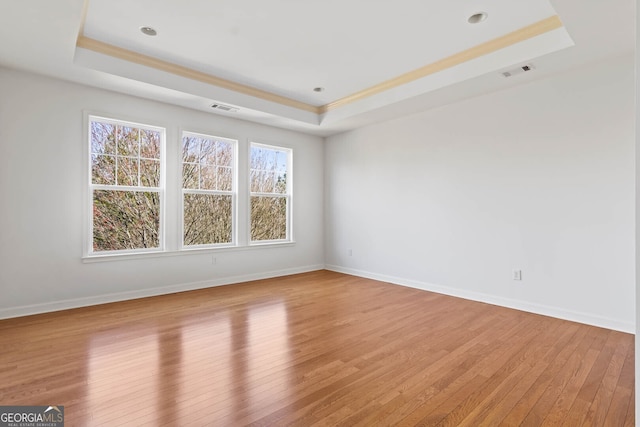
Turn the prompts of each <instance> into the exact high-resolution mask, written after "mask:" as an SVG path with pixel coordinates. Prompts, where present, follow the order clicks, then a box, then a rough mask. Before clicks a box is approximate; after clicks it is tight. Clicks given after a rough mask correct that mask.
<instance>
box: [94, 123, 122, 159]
mask: <svg viewBox="0 0 640 427" xmlns="http://www.w3.org/2000/svg"><path fill="white" fill-rule="evenodd" d="M91 152H92V153H96V154H115V153H116V126H115V125H112V124H109V123H102V122H93V121H92V122H91Z"/></svg>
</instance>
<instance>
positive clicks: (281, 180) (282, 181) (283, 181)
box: [274, 172, 287, 194]
mask: <svg viewBox="0 0 640 427" xmlns="http://www.w3.org/2000/svg"><path fill="white" fill-rule="evenodd" d="M274 192H276V193H279V194H285V193H286V192H287V173H286V172H284V173H282V174H278V175H276V177H275V188H274Z"/></svg>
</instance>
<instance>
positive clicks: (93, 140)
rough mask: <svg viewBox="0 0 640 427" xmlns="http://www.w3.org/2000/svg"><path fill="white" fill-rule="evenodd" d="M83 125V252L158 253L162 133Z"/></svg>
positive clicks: (108, 122)
mask: <svg viewBox="0 0 640 427" xmlns="http://www.w3.org/2000/svg"><path fill="white" fill-rule="evenodd" d="M88 122H89V144H90V149H89V153H90V161H89V168H90V171H89V172H90V173H89V192H90V200H91V203H90V208H91V209H90V211H91V212H90V221H89V239H90V242H89V246H88V253H90V254H94V253H121V252H124V253H127V252H141V251H157V250H163V248H164V238H163V237H164V236H163V231H164V224H163V221H164V175H163V169H164V168H163V161H164V160H163V151H164V150H163V149H164V129H162V128H159V127H155V126H148V125H143V124H138V123H132V122H125V121H118V120H113V119H105V118H102V117H96V116H89V118H88ZM124 129H126V130H127V131H125V130H124ZM126 138H129V141H128V142H127V141H125V139H126ZM127 143H128V144H129V146H128V147H127V146H126V145H127ZM143 145H144V147H143ZM143 149H144V150H146V152H143ZM126 162H129V168H127V167H126V166H125V165H126ZM145 162H146V165H145ZM111 166H112V167H111ZM134 169H135V171H134ZM143 170H144V175H143ZM145 181H146V182H145Z"/></svg>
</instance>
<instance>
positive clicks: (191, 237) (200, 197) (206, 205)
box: [184, 194, 232, 246]
mask: <svg viewBox="0 0 640 427" xmlns="http://www.w3.org/2000/svg"><path fill="white" fill-rule="evenodd" d="M231 218H232V209H231V196H223V195H216V194H185V195H184V245H185V246H191V245H210V244H216V243H231V241H232V238H231V233H232V231H231V230H232V228H231Z"/></svg>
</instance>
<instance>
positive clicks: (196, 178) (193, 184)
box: [182, 163, 200, 189]
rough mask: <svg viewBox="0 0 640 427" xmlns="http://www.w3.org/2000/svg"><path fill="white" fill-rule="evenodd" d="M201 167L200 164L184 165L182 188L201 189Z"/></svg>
mask: <svg viewBox="0 0 640 427" xmlns="http://www.w3.org/2000/svg"><path fill="white" fill-rule="evenodd" d="M199 170H200V166H199V165H198V163H183V164H182V188H191V189H198V188H200V184H199V183H200V173H199Z"/></svg>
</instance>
